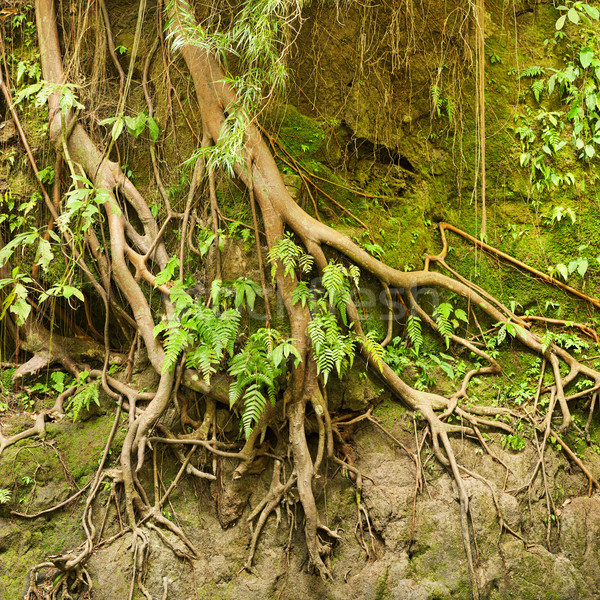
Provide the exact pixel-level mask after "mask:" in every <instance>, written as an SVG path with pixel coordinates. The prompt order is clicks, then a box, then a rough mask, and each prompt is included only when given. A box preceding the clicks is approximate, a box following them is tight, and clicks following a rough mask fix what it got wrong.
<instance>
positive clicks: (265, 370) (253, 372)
mask: <svg viewBox="0 0 600 600" xmlns="http://www.w3.org/2000/svg"><path fill="white" fill-rule="evenodd" d="M288 359H291V360H292V361H293V364H294V366H298V364H299V363H300V360H301V357H300V354H299V353H298V350H297V349H296V347H295V346H294V344H293V340H291V339H285V338H284V337H283V336H282V335H281V334H280V333H279V332H278V331H277V330H276V329H271V328H261V329H259V330H258V331H256V332H255V333H253V334H252V335H251V336H250V338H249V339H248V341H247V343H246V345H245V346H244V348H242V349H241V350H240V351H239V352H238V353H237V354H236V355H235V356H233V357H232V359H231V360H230V361H229V374H230V375H231V376H232V377H235V378H236V381H235V383H232V384H231V387H230V389H229V402H230V406H231V407H232V408H233V407H234V406H235V405H236V404H238V403H239V402H241V403H243V407H244V408H243V411H242V419H241V424H240V426H241V428H242V429H243V431H244V435H245V436H246V438H248V437H249V436H250V433H251V432H252V428H253V426H254V425H255V424H256V423H257V422H258V420H259V419H260V416H261V414H262V413H263V411H264V410H265V407H266V406H267V398H268V401H269V402H270V403H271V405H273V406H274V405H275V402H276V395H277V390H278V388H279V383H278V379H279V378H280V376H282V375H283V374H284V373H285V372H286V370H287V367H286V365H287V361H288Z"/></svg>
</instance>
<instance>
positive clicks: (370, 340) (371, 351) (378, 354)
mask: <svg viewBox="0 0 600 600" xmlns="http://www.w3.org/2000/svg"><path fill="white" fill-rule="evenodd" d="M376 335H377V334H376V333H375V332H374V331H369V332H368V333H367V335H366V336H365V338H364V339H363V340H362V344H363V347H364V349H365V352H366V353H367V354H368V355H369V356H370V357H371V358H372V359H373V362H374V363H375V364H376V365H377V368H378V369H379V371H380V372H382V371H383V357H384V355H385V348H384V347H383V346H382V345H381V344H380V343H379V342H378V341H377V340H376V339H375V337H376Z"/></svg>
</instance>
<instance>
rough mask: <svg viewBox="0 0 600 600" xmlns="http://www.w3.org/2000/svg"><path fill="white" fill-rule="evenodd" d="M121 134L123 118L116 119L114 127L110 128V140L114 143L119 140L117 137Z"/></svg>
mask: <svg viewBox="0 0 600 600" xmlns="http://www.w3.org/2000/svg"><path fill="white" fill-rule="evenodd" d="M122 132H123V118H122V117H117V119H116V120H115V122H114V125H113V126H112V130H111V132H110V135H111V137H112V139H113V140H114V141H115V142H116V141H117V140H118V139H119V136H120V135H121V133H122Z"/></svg>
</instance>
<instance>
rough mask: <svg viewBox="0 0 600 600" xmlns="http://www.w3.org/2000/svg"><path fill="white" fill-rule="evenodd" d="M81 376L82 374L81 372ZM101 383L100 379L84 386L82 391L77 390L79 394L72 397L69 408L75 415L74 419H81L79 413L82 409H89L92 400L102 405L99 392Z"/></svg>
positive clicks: (73, 415)
mask: <svg viewBox="0 0 600 600" xmlns="http://www.w3.org/2000/svg"><path fill="white" fill-rule="evenodd" d="M80 378H81V374H80ZM84 379H85V378H84ZM99 385H100V382H99V381H95V382H93V383H89V384H87V385H86V386H85V387H83V388H82V389H81V391H79V392H77V394H75V395H74V396H73V397H72V398H71V400H70V402H69V404H68V406H67V408H68V410H69V411H70V414H71V415H72V417H73V421H77V419H79V415H80V413H81V411H82V410H84V409H85V410H89V408H90V405H91V404H92V402H93V403H94V404H96V405H97V406H100V400H99V392H98V386H99Z"/></svg>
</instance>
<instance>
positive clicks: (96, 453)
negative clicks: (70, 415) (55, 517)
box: [47, 414, 127, 481]
mask: <svg viewBox="0 0 600 600" xmlns="http://www.w3.org/2000/svg"><path fill="white" fill-rule="evenodd" d="M126 418H127V417H126V416H124V417H122V422H124V421H125V419H126ZM113 420H114V415H111V414H108V415H106V416H102V417H97V418H92V419H89V420H88V421H86V422H85V423H71V422H68V421H62V422H61V423H59V424H52V423H51V424H49V425H48V428H47V429H48V435H49V436H51V437H53V438H54V439H55V440H56V443H57V444H58V446H59V448H60V449H61V450H62V452H63V453H64V456H65V460H66V462H67V465H68V467H69V469H70V471H71V473H72V474H73V477H74V478H75V480H77V481H80V480H81V479H82V478H84V477H85V476H88V475H91V474H92V473H93V472H94V471H95V469H96V468H97V466H98V461H99V460H100V457H101V456H102V452H103V450H104V446H105V445H106V440H107V437H108V433H109V431H110V428H111V427H112V423H113ZM124 435H125V428H124V427H121V428H120V429H118V430H117V434H116V436H115V438H116V439H115V441H114V442H113V445H112V450H111V453H112V456H117V454H118V451H119V448H120V446H121V444H122V441H123V439H124ZM82 449H85V451H84V452H82ZM109 460H110V459H109Z"/></svg>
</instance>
